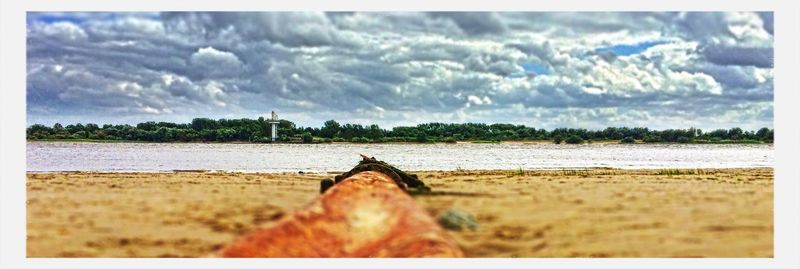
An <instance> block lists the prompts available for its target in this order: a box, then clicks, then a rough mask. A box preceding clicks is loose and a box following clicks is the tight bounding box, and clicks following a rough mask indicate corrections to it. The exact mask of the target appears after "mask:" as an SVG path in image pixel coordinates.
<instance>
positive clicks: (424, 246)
mask: <svg viewBox="0 0 800 269" xmlns="http://www.w3.org/2000/svg"><path fill="white" fill-rule="evenodd" d="M221 256H223V257H463V253H462V252H461V250H460V249H459V248H458V246H457V245H456V244H455V242H454V241H453V240H452V239H451V238H450V237H449V236H448V235H447V234H446V233H445V232H444V230H442V228H441V227H439V225H438V224H437V223H436V221H435V220H434V219H433V218H432V217H431V216H430V215H428V214H427V212H425V210H424V209H422V208H421V207H419V206H418V205H417V204H416V203H415V202H414V200H413V198H412V197H411V196H409V195H408V194H407V193H406V192H404V191H403V190H402V189H400V187H398V185H397V184H396V183H395V181H394V180H393V179H392V178H391V177H389V176H387V175H386V174H384V173H381V172H376V171H365V172H360V173H357V174H355V175H352V176H350V177H348V178H346V179H344V180H342V181H341V182H339V183H337V184H336V185H334V186H333V187H331V188H330V189H328V190H326V191H325V192H324V194H322V195H321V196H320V197H319V198H318V199H316V200H314V201H313V202H312V203H311V204H309V205H307V206H306V207H305V208H304V209H302V210H299V211H296V212H294V213H292V214H289V215H286V216H284V217H283V218H282V219H280V220H278V221H276V222H275V223H273V224H272V225H270V226H267V227H264V228H260V229H258V230H255V231H252V232H250V233H249V234H246V235H244V236H243V237H242V238H240V239H239V240H237V241H235V242H234V243H233V244H231V245H229V246H227V247H225V248H224V249H222V251H221Z"/></svg>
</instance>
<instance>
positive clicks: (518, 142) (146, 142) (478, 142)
mask: <svg viewBox="0 0 800 269" xmlns="http://www.w3.org/2000/svg"><path fill="white" fill-rule="evenodd" d="M26 142H72V143H141V144H267V145H268V144H292V145H294V144H308V145H316V144H558V143H554V142H553V141H551V140H504V141H485V140H470V141H456V142H350V141H346V142H318V141H314V142H311V143H302V142H283V141H276V142H268V143H262V142H249V141H229V142H218V141H207V142H204V141H187V142H183V141H169V142H153V141H141V140H108V139H26ZM560 144H564V145H581V144H568V143H560ZM582 144H633V145H650V144H653V145H658V144H714V145H722V144H756V145H772V144H773V143H769V142H762V141H746V140H745V141H742V140H725V141H706V140H699V141H691V142H686V143H679V142H643V141H636V142H634V143H622V142H621V141H619V140H594V141H586V142H584V143H582Z"/></svg>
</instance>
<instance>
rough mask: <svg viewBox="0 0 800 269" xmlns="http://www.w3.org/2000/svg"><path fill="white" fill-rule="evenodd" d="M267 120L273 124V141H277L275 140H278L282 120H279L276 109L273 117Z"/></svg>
mask: <svg viewBox="0 0 800 269" xmlns="http://www.w3.org/2000/svg"><path fill="white" fill-rule="evenodd" d="M267 122H268V123H269V124H270V125H272V142H275V140H278V123H280V122H281V121H280V120H278V114H276V113H275V111H274V110H273V111H272V118H270V119H269V120H267Z"/></svg>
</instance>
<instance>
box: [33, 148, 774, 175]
mask: <svg viewBox="0 0 800 269" xmlns="http://www.w3.org/2000/svg"><path fill="white" fill-rule="evenodd" d="M359 153H364V154H367V155H372V156H376V157H377V158H378V159H380V160H385V161H387V162H389V163H391V164H394V165H396V166H398V167H399V168H401V169H406V170H456V169H468V170H472V169H519V168H524V169H557V168H588V167H613V168H624V169H633V168H737V167H741V168H743V167H772V166H773V156H774V150H773V146H772V145H771V144H759V145H735V144H725V145H705V144H696V145H694V144H636V145H630V144H585V145H555V144H522V143H503V144H471V143H459V144H202V143H160V144H159V143H86V142H28V144H27V170H28V171H112V172H113V171H116V172H123V171H172V170H223V171H246V172H297V171H307V172H327V171H346V170H349V169H350V168H352V167H353V165H355V164H356V163H357V162H358V160H359V159H360V157H359V156H358V154H359Z"/></svg>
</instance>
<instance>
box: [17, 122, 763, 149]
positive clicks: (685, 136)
mask: <svg viewBox="0 0 800 269" xmlns="http://www.w3.org/2000/svg"><path fill="white" fill-rule="evenodd" d="M773 133H774V130H773V129H770V128H766V127H765V128H761V129H758V130H743V129H741V128H731V129H717V130H712V131H708V132H705V131H703V130H701V129H697V128H688V129H668V130H651V129H649V128H646V127H633V128H630V127H608V128H605V129H602V130H588V129H582V128H556V129H553V130H550V131H548V130H545V129H541V128H534V127H528V126H524V125H514V124H504V123H496V124H484V123H436V122H433V123H423V124H418V125H417V126H400V127H394V128H392V129H383V128H381V127H380V126H378V125H377V124H372V125H368V126H365V125H361V124H350V123H347V124H340V123H339V122H336V121H334V120H329V121H326V122H325V123H324V124H323V126H321V127H319V128H312V127H298V126H296V125H295V124H294V123H293V122H291V121H288V120H281V121H280V123H279V124H278V134H279V135H280V137H279V138H278V141H281V142H305V143H312V142H321V143H326V142H355V143H381V142H420V143H428V142H446V143H454V142H456V141H473V142H499V141H526V140H530V141H534V140H536V141H541V140H548V141H553V142H554V143H570V144H580V143H586V142H591V141H609V140H616V141H620V142H621V143H772V142H773V139H774V138H773V137H774V134H773ZM270 135H271V126H270V125H269V123H268V122H267V121H266V120H265V119H264V118H263V117H259V118H258V119H246V118H243V119H219V120H214V119H208V118H195V119H193V120H192V122H191V123H171V122H152V121H148V122H142V123H139V124H136V126H133V125H129V124H122V125H112V124H104V125H102V126H99V125H97V124H94V123H87V124H80V123H78V124H70V125H67V126H62V125H61V124H59V123H56V124H54V125H53V126H52V127H49V126H45V125H42V124H34V125H31V126H30V127H28V128H27V138H28V139H29V140H116V141H146V142H252V143H269V142H271V137H270Z"/></svg>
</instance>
